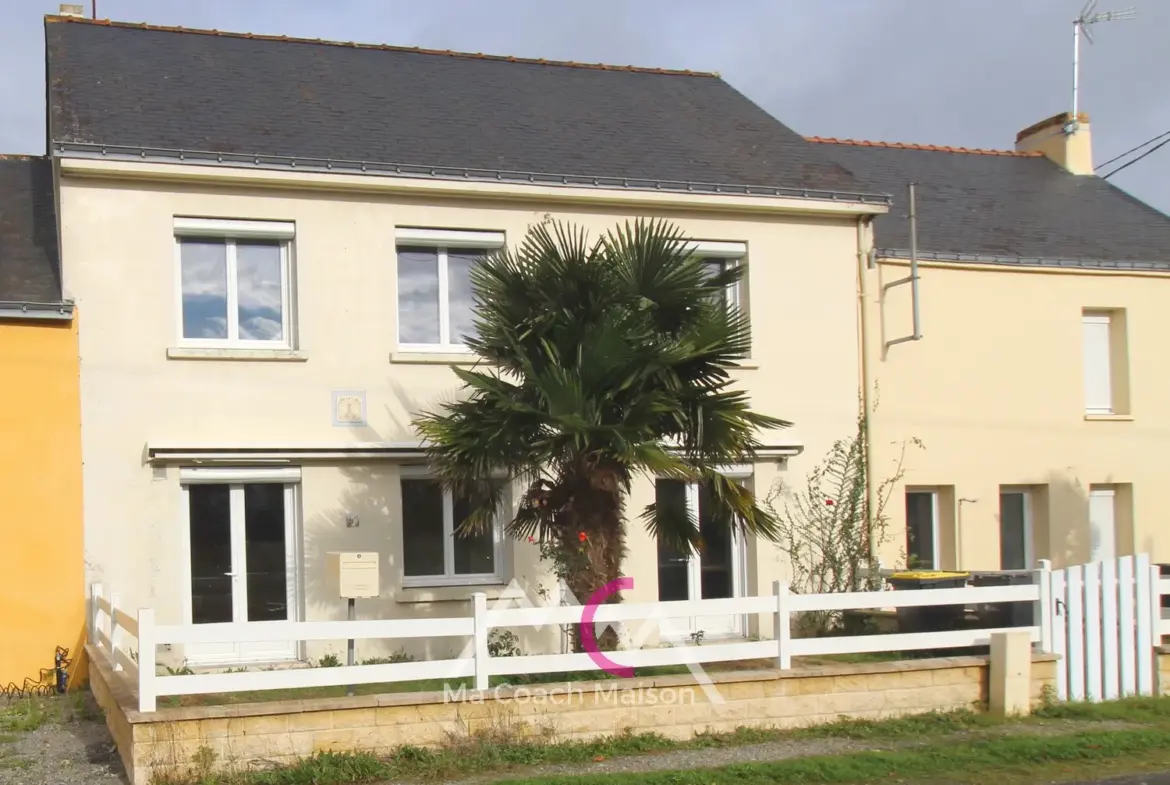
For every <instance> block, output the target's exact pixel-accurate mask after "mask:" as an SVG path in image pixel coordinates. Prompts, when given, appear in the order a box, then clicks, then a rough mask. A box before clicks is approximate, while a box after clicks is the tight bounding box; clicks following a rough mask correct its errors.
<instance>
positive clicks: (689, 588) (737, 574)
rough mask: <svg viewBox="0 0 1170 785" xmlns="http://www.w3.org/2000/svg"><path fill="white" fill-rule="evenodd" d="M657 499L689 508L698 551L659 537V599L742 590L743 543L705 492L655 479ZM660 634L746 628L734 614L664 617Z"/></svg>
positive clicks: (723, 633) (728, 632) (722, 633)
mask: <svg viewBox="0 0 1170 785" xmlns="http://www.w3.org/2000/svg"><path fill="white" fill-rule="evenodd" d="M655 496H656V502H657V503H658V504H660V505H663V506H670V507H674V508H675V509H676V511H677V510H679V509H686V510H689V511H690V513H691V515H693V516H695V517H696V518H697V519H698V522H699V534H700V536H701V537H702V538H703V546H704V547H703V550H702V552H701V553H698V554H695V553H686V552H683V551H680V550H678V549H676V548H674V547H672V546H670V545H667V544H666V543H663V542H661V541H660V542H659V543H658V599H659V600H660V601H670V600H699V599H702V600H711V599H726V598H730V597H740V596H742V595H743V586H742V584H743V576H744V573H745V570H744V548H743V545H742V538H741V537H739V536H738V535H736V534H734V533H733V532H732V530H731V527H730V525H729V522H728V521H725V520H722V519H720V518H719V517H718V516H717V514H716V512H715V509H714V505H712V504H711V503H710V498H709V492H708V490H707V489H706V488H702V487H700V486H699V485H696V484H693V483H691V484H688V483H684V482H681V481H679V480H661V479H660V480H658V481H657V484H656V489H655ZM661 630H662V636H663V637H664V638H667V639H682V638H687V637H690V636H692V635H694V634H696V633H698V632H702V634H703V637H704V638H712V637H727V636H733V635H743V634H745V627H744V617H743V616H740V615H736V614H723V615H719V616H702V617H691V618H676V619H663V620H662V624H661Z"/></svg>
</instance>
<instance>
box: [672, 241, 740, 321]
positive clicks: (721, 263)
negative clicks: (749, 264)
mask: <svg viewBox="0 0 1170 785" xmlns="http://www.w3.org/2000/svg"><path fill="white" fill-rule="evenodd" d="M687 250H689V251H691V252H692V253H694V254H696V255H697V256H698V257H699V260H700V263H701V264H702V265H703V268H704V269H705V270H707V271H708V275H710V276H715V275H719V274H720V273H722V272H724V271H725V270H727V269H729V268H732V267H735V266H736V265H738V264H741V263H742V262H743V259H744V257H745V256H747V245H745V244H744V243H729V242H717V241H712V240H697V241H695V242H692V243H690V244H689V245H688V246H687ZM744 291H746V281H744V280H740V282H739V283H738V284H736V285H735V286H729V287H727V294H726V297H727V304H728V305H730V306H732V307H741V306H742V305H744V304H746V302H747V298H746V297H745V296H742V294H743V292H744Z"/></svg>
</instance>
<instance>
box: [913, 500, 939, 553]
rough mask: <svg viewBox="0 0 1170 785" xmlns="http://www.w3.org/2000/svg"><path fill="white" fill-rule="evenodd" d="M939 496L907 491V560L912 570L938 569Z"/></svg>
mask: <svg viewBox="0 0 1170 785" xmlns="http://www.w3.org/2000/svg"><path fill="white" fill-rule="evenodd" d="M938 546H939V531H938V494H937V493H935V492H934V491H906V558H907V562H908V564H909V567H910V569H923V570H934V569H938V566H939V558H938Z"/></svg>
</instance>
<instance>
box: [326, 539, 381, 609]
mask: <svg viewBox="0 0 1170 785" xmlns="http://www.w3.org/2000/svg"><path fill="white" fill-rule="evenodd" d="M326 556H327V557H328V568H329V580H330V581H331V582H332V583H334V584H335V585H336V586H337V593H338V596H340V597H342V598H344V599H350V600H353V599H363V598H366V597H377V596H378V593H379V592H378V554H377V553H374V552H371V551H330V552H329V553H327V554H326Z"/></svg>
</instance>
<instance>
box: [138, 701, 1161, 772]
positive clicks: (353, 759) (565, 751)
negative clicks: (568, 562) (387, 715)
mask: <svg viewBox="0 0 1170 785" xmlns="http://www.w3.org/2000/svg"><path fill="white" fill-rule="evenodd" d="M1103 722H1109V723H1120V724H1121V728H1120V729H1118V728H1117V727H1116V725H1114V726H1111V727H1110V728H1108V729H1106V728H1101V727H1100V724H1101V723H1103ZM1020 725H1049V726H1052V725H1056V726H1058V727H1057V728H1055V729H1051V730H1049V732H1045V733H1043V734H1040V733H1033V734H1014V735H1012V734H1009V733H1005V732H1003V731H1004V730H1007V729H1010V728H1012V727H1016V726H1020ZM1062 732H1063V733H1065V735H1060V734H1061V733H1062ZM815 738H847V739H857V740H865V741H870V742H888V743H890V744H894V745H898V744H908V745H913V747H912V748H909V749H906V750H899V751H892V752H866V753H856V754H850V755H834V756H825V757H816V758H794V759H789V760H786V761H777V762H774V763H760V764H750V765H746V766H735V767H731V768H729V769H725V770H724V769H720V770H711V771H706V772H682V773H678V772H674V773H670V772H655V773H640V774H637V775H631V777H630V778H623V777H619V776H616V775H612V774H606V775H604V776H600V775H598V776H588V775H586V776H584V777H577V778H563V777H562V778H552V779H547V778H546V779H534V780H530V781H528V782H530V783H531V785H554V784H555V783H566V785H568V783H574V785H591V783H595V782H596V783H602V782H607V783H608V782H610V781H611V780H616V781H617V782H618V783H622V782H628V783H630V785H633V783H640V782H648V783H652V784H653V783H662V784H663V785H666V783H671V784H672V785H688V784H689V783H696V785H698V783H703V785H722V783H728V785H731V783H733V782H734V784H735V785H752V783H756V782H759V783H763V782H791V783H804V782H810V783H811V782H824V783H831V782H838V783H852V782H883V781H889V782H895V781H896V782H913V781H914V780H915V778H928V777H929V778H934V779H933V781H937V780H938V779H939V778H940V777H945V779H946V780H947V781H948V782H955V783H967V782H971V783H981V782H987V781H990V780H991V779H992V777H991V776H990V775H989V774H988V772H989V771H995V772H996V774H995V775H994V778H995V779H996V780H1002V782H1001V783H1000V785H1006V783H1010V782H1015V781H1016V780H1013V779H1012V777H1015V776H1017V774H1018V776H1020V777H1032V779H1027V778H1025V779H1021V780H1019V781H1020V782H1028V783H1031V782H1035V781H1037V778H1038V774H1037V772H1040V773H1041V774H1043V775H1044V776H1045V777H1049V775H1051V777H1050V778H1058V777H1059V775H1060V773H1061V771H1062V769H1061V767H1065V768H1064V770H1067V771H1068V772H1069V773H1072V774H1077V775H1080V774H1084V773H1085V772H1086V770H1087V767H1088V768H1093V767H1096V769H1099V770H1101V771H1106V772H1109V771H1116V770H1119V767H1128V768H1130V769H1131V770H1137V769H1140V768H1141V767H1142V766H1146V765H1148V766H1165V767H1167V768H1170V698H1134V699H1129V700H1125V701H1118V702H1115V703H1105V704H1095V705H1090V704H1059V705H1052V706H1048V707H1045V708H1044V709H1042V710H1041V711H1040V712H1039V713H1038V714H1037V715H1035V716H1033V717H1028V718H1024V719H1012V720H1004V719H999V718H995V717H991V716H989V715H986V714H981V713H977V712H973V711H957V712H934V713H929V714H921V715H915V716H910V717H902V718H898V719H891V720H880V721H869V720H841V721H838V722H834V723H829V724H826V725H818V726H812V727H808V728H801V729H797V730H777V729H765V728H740V729H739V730H737V731H735V732H734V733H719V734H701V735H698V736H696V737H695V738H693V739H691V740H689V741H675V740H672V739H667V738H665V737H663V736H660V735H657V734H654V733H644V734H635V733H622V734H618V735H615V736H609V737H606V738H601V739H596V740H593V741H571V742H561V743H556V742H555V740H551V739H548V738H545V739H540V738H537V739H532V738H520V737H518V735H517V734H516V733H515V730H514V729H508V728H497V729H493V730H492V731H490V732H488V733H484V734H480V735H476V736H473V737H458V738H456V737H452V738H451V739H449V741H448V743H447V744H446V745H445V746H444V747H442V748H439V749H424V748H421V747H413V746H406V747H401V748H399V749H398V750H396V751H395V752H394V753H393V754H391V755H388V756H384V757H379V756H375V755H372V754H367V753H349V754H345V753H327V754H321V755H317V756H315V757H312V758H307V759H305V760H304V761H302V762H300V763H299V764H297V765H296V766H292V767H288V768H281V769H274V770H271V771H266V772H250V773H241V774H238V775H206V774H204V775H201V776H191V775H186V776H180V777H177V778H174V779H170V780H160V781H159V782H157V783H156V785H308V784H309V783H313V785H332V784H333V783H354V782H371V781H382V780H391V781H413V782H443V781H450V780H454V779H460V778H464V777H480V778H482V777H489V776H490V775H496V776H500V777H504V776H506V775H507V774H508V773H509V772H511V773H512V774H513V776H515V775H516V774H520V773H522V770H523V769H524V768H526V767H531V766H539V765H548V764H567V765H574V764H576V765H580V766H582V767H585V766H587V765H588V764H591V763H593V762H594V761H597V760H599V759H607V758H621V757H628V756H633V755H651V754H656V753H663V752H669V751H671V750H680V749H710V748H716V747H734V746H740V745H745V744H761V743H766V742H776V741H784V740H795V741H799V740H807V739H815ZM923 744H924V745H925V746H921V745H923ZM997 767H998V768H997ZM1037 767H1039V768H1037ZM207 768H208V770H209V769H210V767H207ZM1001 770H1002V774H1003V776H1000V774H1001ZM1017 770H1018V771H1017ZM850 778H852V779H850ZM489 781H490V780H489Z"/></svg>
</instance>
